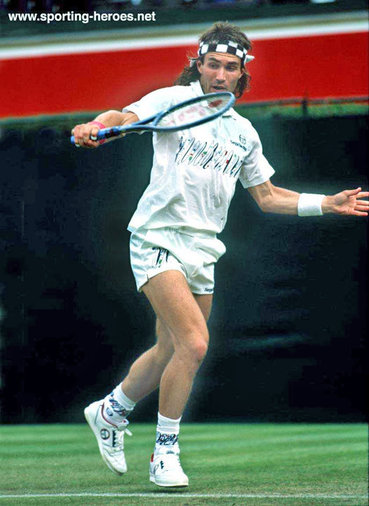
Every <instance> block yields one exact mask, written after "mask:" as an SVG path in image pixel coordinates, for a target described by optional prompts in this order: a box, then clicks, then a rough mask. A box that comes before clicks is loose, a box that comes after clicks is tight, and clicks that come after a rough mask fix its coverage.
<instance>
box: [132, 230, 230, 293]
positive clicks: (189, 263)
mask: <svg viewBox="0 0 369 506" xmlns="http://www.w3.org/2000/svg"><path fill="white" fill-rule="evenodd" d="M225 251H226V248H225V246H224V244H223V243H222V241H220V240H219V239H218V238H217V237H216V235H215V234H209V233H204V232H200V233H199V232H197V231H195V232H192V231H191V233H189V231H188V229H186V228H183V227H182V228H180V229H173V228H160V229H152V230H146V229H137V230H135V231H134V232H132V235H131V240H130V254H131V266H132V271H133V275H134V277H135V280H136V286H137V290H138V291H141V289H142V286H143V285H144V284H145V283H147V281H148V280H149V279H150V278H152V277H154V276H156V275H157V274H159V273H161V272H164V271H169V270H176V271H180V272H182V274H183V275H184V276H185V278H186V280H187V282H188V285H189V287H190V290H191V291H192V293H195V294H198V295H204V294H210V293H213V291H214V265H215V263H216V262H217V261H218V260H219V258H220V257H221V256H222V255H224V253H225Z"/></svg>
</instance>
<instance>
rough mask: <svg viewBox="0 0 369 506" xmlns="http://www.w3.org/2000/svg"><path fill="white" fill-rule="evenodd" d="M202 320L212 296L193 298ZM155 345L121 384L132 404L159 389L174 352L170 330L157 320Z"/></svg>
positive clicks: (141, 357) (208, 313)
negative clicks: (201, 314) (200, 312)
mask: <svg viewBox="0 0 369 506" xmlns="http://www.w3.org/2000/svg"><path fill="white" fill-rule="evenodd" d="M194 298H195V300H196V302H197V304H198V306H199V307H200V310H201V311H202V313H203V316H204V318H205V319H206V320H207V319H208V318H209V315H210V311H211V304H212V295H195V296H194ZM156 335H157V343H156V344H155V346H153V347H152V348H150V349H149V350H147V351H146V352H145V353H143V354H142V355H141V356H140V357H139V358H138V359H137V360H136V361H135V362H134V363H133V364H132V366H131V368H130V370H129V373H128V375H127V376H126V378H125V379H124V381H123V383H122V390H123V392H124V393H125V394H126V396H127V397H128V398H129V399H131V400H132V401H134V402H138V401H140V400H141V399H143V398H144V397H146V396H147V395H149V394H150V393H151V392H153V391H154V390H156V389H157V388H158V387H159V384H160V380H161V377H162V374H163V371H164V369H165V368H166V366H167V365H168V362H169V361H170V359H171V358H172V355H173V352H174V346H173V336H172V335H171V332H170V330H169V329H168V328H167V327H166V326H165V324H163V322H162V321H161V320H160V319H159V318H157V321H156Z"/></svg>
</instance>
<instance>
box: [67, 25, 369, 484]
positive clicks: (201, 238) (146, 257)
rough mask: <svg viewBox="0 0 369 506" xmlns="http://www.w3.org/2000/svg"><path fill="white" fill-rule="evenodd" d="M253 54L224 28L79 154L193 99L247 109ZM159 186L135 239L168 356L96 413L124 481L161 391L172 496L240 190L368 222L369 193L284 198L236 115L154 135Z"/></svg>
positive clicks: (140, 281)
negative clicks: (136, 438)
mask: <svg viewBox="0 0 369 506" xmlns="http://www.w3.org/2000/svg"><path fill="white" fill-rule="evenodd" d="M250 49H251V43H250V41H249V39H248V38H247V37H246V35H244V34H243V33H242V32H241V31H240V29H239V28H237V27H236V26H233V25H231V24H228V23H216V24H215V25H213V26H212V27H211V28H210V29H209V30H208V31H207V32H205V33H204V34H203V35H202V36H201V37H200V41H199V49H198V56H197V58H194V59H191V60H190V64H189V66H188V67H186V68H185V69H184V70H183V72H182V74H181V75H180V77H179V78H178V79H177V81H176V83H175V85H174V86H172V87H169V88H165V89H159V90H156V91H153V92H152V93H149V94H148V95H146V96H144V97H143V98H142V99H141V100H139V101H138V102H135V103H133V104H130V105H128V106H127V107H125V108H124V109H123V112H119V111H108V112H105V113H103V114H100V115H99V116H97V118H96V119H95V120H94V121H91V122H90V123H87V124H83V125H77V126H76V127H75V128H74V129H73V131H72V134H73V135H74V137H75V143H76V145H77V146H82V147H85V148H97V147H98V146H99V145H100V142H98V141H96V135H97V133H98V131H99V129H101V128H104V127H110V126H114V125H125V124H129V123H133V122H135V121H138V120H142V119H144V118H147V117H149V116H152V115H154V114H157V113H158V112H160V111H162V110H163V109H165V108H167V107H169V106H171V105H174V104H176V103H179V102H182V101H183V100H186V99H188V98H192V97H196V96H200V95H202V94H204V93H210V92H220V91H224V90H226V91H232V92H234V94H235V95H236V97H240V96H241V95H242V93H243V92H244V91H245V89H246V88H247V87H248V84H249V74H248V72H247V67H248V62H249V61H251V60H252V56H250V55H249V51H250ZM153 147H154V157H153V166H152V170H151V179H150V183H149V185H148V187H147V189H146V191H145V192H144V194H143V195H142V197H141V199H140V201H139V203H138V207H137V210H136V211H135V213H134V215H133V217H132V219H131V221H130V223H129V225H128V229H129V230H130V232H131V240H130V252H131V265H132V270H133V274H134V277H135V280H136V284H137V289H138V290H139V291H142V292H143V293H144V294H145V295H146V297H147V298H148V300H149V301H150V303H151V305H152V307H153V309H154V311H155V313H156V316H157V320H156V336H157V342H156V344H155V345H154V346H153V347H152V348H150V349H149V350H147V351H146V352H145V353H144V354H143V355H141V356H140V357H138V358H137V360H136V361H135V362H134V363H133V364H132V365H131V368H130V370H129V372H128V375H127V376H126V377H125V378H124V379H123V381H122V383H121V384H119V385H118V386H116V388H114V390H113V391H112V392H111V393H110V394H108V395H107V396H106V397H105V398H104V399H102V400H98V401H96V402H93V403H92V404H90V405H89V406H88V407H87V408H86V409H85V417H86V419H87V421H88V423H89V425H90V427H91V429H92V430H93V432H94V434H95V436H96V438H97V441H98V445H99V449H100V453H101V455H102V458H103V459H104V461H105V463H106V464H107V466H108V467H109V468H110V469H111V470H112V471H113V472H115V473H117V474H123V473H125V472H126V471H127V465H126V461H125V457H124V451H123V450H124V441H123V438H124V433H125V432H129V431H128V429H127V425H128V421H127V417H128V416H129V415H130V414H131V413H132V411H133V409H134V407H135V405H136V403H137V402H139V401H140V400H141V399H143V398H144V397H146V396H147V395H149V394H150V393H151V392H153V391H154V390H156V389H157V388H159V410H158V423H157V434H156V443H155V448H154V452H153V455H152V457H151V462H150V480H151V481H152V482H154V483H156V484H157V485H159V486H162V487H180V486H183V487H185V486H187V485H188V477H187V476H186V474H185V473H184V471H183V469H182V467H181V464H180V459H179V453H180V450H179V445H178V434H179V430H180V421H181V417H182V414H183V411H184V409H185V406H186V403H187V400H188V398H189V395H190V392H191V387H192V384H193V381H194V378H195V375H196V373H197V371H198V369H199V367H200V365H201V363H202V361H203V360H204V357H205V355H206V352H207V348H208V344H209V334H208V329H207V320H208V318H209V315H210V311H211V306H212V300H213V292H214V266H215V264H216V262H217V261H218V259H219V258H220V257H221V256H222V255H223V254H224V253H225V250H226V248H225V246H224V244H223V243H222V242H221V241H220V240H219V239H218V238H217V234H218V233H219V232H221V231H222V230H223V228H224V226H225V224H226V221H227V212H228V208H229V205H230V202H231V199H232V197H233V194H234V191H235V186H236V183H237V181H238V180H239V181H240V183H241V184H242V186H243V187H244V188H246V189H247V190H248V191H249V193H250V194H251V196H252V197H253V198H254V199H255V201H256V203H257V204H258V205H259V207H260V208H261V209H262V210H263V211H265V212H269V213H282V214H291V215H298V216H316V215H323V214H326V213H336V214H341V215H352V216H367V215H368V211H369V206H368V202H367V201H366V200H363V199H365V198H367V197H368V195H369V193H368V192H363V191H361V188H356V189H352V190H345V191H342V192H340V193H337V194H336V195H333V196H325V195H317V194H304V193H303V194H299V193H296V192H294V191H290V190H287V189H284V188H278V187H276V186H274V185H273V184H272V183H271V181H270V178H271V176H272V175H273V174H274V170H273V168H272V167H271V166H270V164H269V163H268V161H267V160H266V158H265V157H264V155H263V152H262V146H261V142H260V139H259V136H258V134H257V132H256V131H255V129H254V128H253V127H252V125H251V123H250V122H249V121H248V120H247V119H245V118H243V117H241V116H240V115H239V114H237V113H236V112H235V111H234V110H233V109H231V110H229V111H228V112H227V113H225V114H224V115H223V116H222V117H221V118H218V119H216V120H214V121H211V122H209V123H207V124H205V125H202V126H199V127H196V128H192V129H191V128H190V129H188V130H183V131H180V132H176V133H166V134H165V133H164V134H163V133H154V134H153Z"/></svg>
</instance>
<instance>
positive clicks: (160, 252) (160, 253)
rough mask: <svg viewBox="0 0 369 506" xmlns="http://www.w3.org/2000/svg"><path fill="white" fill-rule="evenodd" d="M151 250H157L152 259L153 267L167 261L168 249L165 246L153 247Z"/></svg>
mask: <svg viewBox="0 0 369 506" xmlns="http://www.w3.org/2000/svg"><path fill="white" fill-rule="evenodd" d="M152 250H153V251H157V256H156V259H154V267H161V265H162V264H163V262H167V261H168V257H169V251H168V250H167V249H165V248H157V247H153V248H152Z"/></svg>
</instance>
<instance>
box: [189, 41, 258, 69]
mask: <svg viewBox="0 0 369 506" xmlns="http://www.w3.org/2000/svg"><path fill="white" fill-rule="evenodd" d="M206 53H228V54H234V55H235V56H238V57H239V58H240V59H241V61H242V65H244V64H245V63H247V62H249V61H252V60H253V59H254V56H251V55H248V54H247V50H246V49H245V48H244V47H243V46H241V45H240V44H238V43H237V42H233V41H232V40H229V41H228V42H224V43H222V44H220V43H218V42H211V43H206V42H200V46H199V50H198V52H197V54H198V55H199V56H203V55H204V54H206Z"/></svg>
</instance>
